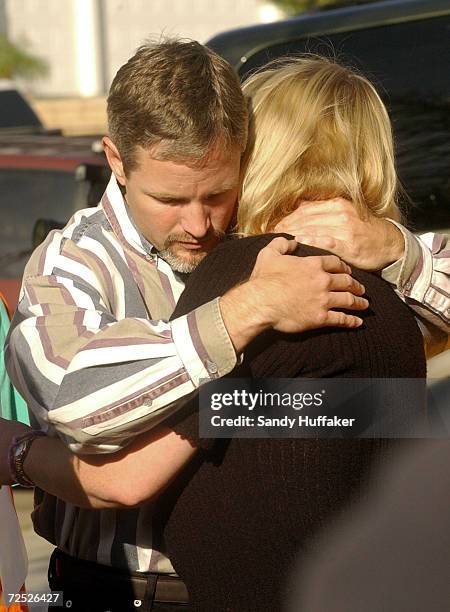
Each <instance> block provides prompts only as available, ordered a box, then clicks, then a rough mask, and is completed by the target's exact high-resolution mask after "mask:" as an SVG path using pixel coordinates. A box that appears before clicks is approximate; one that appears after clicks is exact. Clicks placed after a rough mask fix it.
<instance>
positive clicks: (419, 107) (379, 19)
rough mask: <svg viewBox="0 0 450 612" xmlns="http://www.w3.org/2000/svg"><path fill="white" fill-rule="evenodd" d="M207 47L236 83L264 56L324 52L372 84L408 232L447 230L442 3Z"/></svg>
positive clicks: (448, 120) (383, 6)
mask: <svg viewBox="0 0 450 612" xmlns="http://www.w3.org/2000/svg"><path fill="white" fill-rule="evenodd" d="M208 45H209V46H210V47H212V48H213V49H214V50H215V51H217V52H218V53H219V54H221V55H222V56H223V57H224V58H226V59H227V60H228V61H229V62H230V63H231V64H232V65H234V66H235V68H236V70H237V71H238V73H239V75H240V77H241V79H242V80H245V78H246V76H247V75H248V74H249V73H251V72H252V71H254V70H256V69H257V68H259V67H261V66H263V65H264V64H266V63H267V62H268V61H269V60H271V59H274V58H278V57H281V56H284V55H292V54H298V53H304V52H312V53H319V54H321V55H331V56H333V57H336V58H338V59H340V60H342V61H344V62H345V63H347V64H350V65H352V66H354V67H356V68H359V69H360V70H361V71H362V72H363V73H364V74H366V75H367V76H369V77H370V78H371V80H372V81H373V82H374V83H375V84H376V85H377V88H378V90H379V91H380V93H381V95H382V97H383V98H384V101H385V103H386V105H387V107H388V110H389V112H390V115H391V118H392V121H393V126H394V132H395V137H396V156H397V167H398V172H399V176H400V179H401V181H402V183H403V185H404V186H405V188H406V191H407V193H408V194H409V196H410V198H411V200H412V204H411V205H410V206H409V210H408V211H407V218H408V223H409V225H410V227H411V228H412V229H413V230H416V231H427V230H431V229H438V230H440V231H448V228H450V172H449V171H450V112H449V111H450V0H390V1H386V2H379V3H375V4H366V5H360V6H353V7H347V8H336V9H333V10H327V11H320V12H315V13H309V14H303V15H301V16H299V17H295V18H293V19H289V20H286V21H281V22H276V23H271V24H265V25H258V26H254V27H248V28H241V29H238V30H232V31H229V32H225V33H223V34H219V35H217V36H215V37H214V38H212V39H211V40H210V41H209V43H208Z"/></svg>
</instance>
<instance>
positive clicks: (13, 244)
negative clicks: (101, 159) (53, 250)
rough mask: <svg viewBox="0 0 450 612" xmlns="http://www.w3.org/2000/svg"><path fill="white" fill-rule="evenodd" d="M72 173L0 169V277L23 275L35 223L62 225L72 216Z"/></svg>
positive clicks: (73, 184)
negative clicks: (47, 220) (54, 222)
mask: <svg viewBox="0 0 450 612" xmlns="http://www.w3.org/2000/svg"><path fill="white" fill-rule="evenodd" d="M76 185H77V184H76V182H75V179H74V174H73V172H61V171H52V170H29V169H10V168H0V193H1V200H0V201H1V212H2V220H1V223H0V276H1V277H3V278H17V277H19V278H20V277H21V276H22V274H23V269H24V267H25V264H26V262H27V260H28V258H29V255H30V254H31V253H30V251H31V249H32V233H33V227H34V224H35V222H36V221H37V219H40V218H44V219H51V220H53V221H56V222H58V223H65V222H66V221H67V220H68V218H69V217H70V216H71V215H72V214H73V212H74V203H75V195H76Z"/></svg>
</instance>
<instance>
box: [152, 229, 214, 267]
mask: <svg viewBox="0 0 450 612" xmlns="http://www.w3.org/2000/svg"><path fill="white" fill-rule="evenodd" d="M225 235H226V234H225V232H222V231H220V230H212V231H211V232H210V233H209V234H208V236H207V237H206V239H203V240H202V241H201V243H208V242H210V241H211V240H213V239H215V240H216V243H219V242H220V241H221V240H223V239H224V238H225ZM181 242H199V241H195V240H193V239H192V236H190V235H189V234H169V236H168V237H167V238H166V241H165V242H164V245H163V248H162V249H161V250H160V251H159V253H158V254H159V256H160V257H161V259H164V261H166V262H167V263H168V264H169V266H170V267H171V268H172V270H174V271H175V272H180V273H182V274H190V273H191V272H193V271H194V270H195V268H196V267H197V266H198V264H199V263H200V262H201V261H202V259H204V258H205V257H206V255H207V254H208V253H209V252H210V250H211V249H209V250H208V251H203V250H200V252H197V251H195V250H192V251H189V250H187V249H186V250H185V254H186V257H180V256H179V255H177V254H176V245H177V244H179V243H181ZM214 246H216V245H214ZM181 248H183V247H182V246H181ZM188 255H189V257H187V256H188Z"/></svg>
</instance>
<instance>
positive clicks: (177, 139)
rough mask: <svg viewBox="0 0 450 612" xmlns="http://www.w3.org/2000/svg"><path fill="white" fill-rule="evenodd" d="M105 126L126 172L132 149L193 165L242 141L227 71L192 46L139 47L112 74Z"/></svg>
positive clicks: (241, 109)
mask: <svg viewBox="0 0 450 612" xmlns="http://www.w3.org/2000/svg"><path fill="white" fill-rule="evenodd" d="M108 125H109V133H110V137H111V139H112V141H113V142H114V144H115V145H116V147H117V149H118V151H119V153H120V156H121V158H122V162H123V164H124V170H125V172H126V173H129V172H130V171H132V170H134V169H135V168H136V160H135V155H134V154H135V149H136V147H137V146H141V147H143V148H145V149H151V148H152V147H155V146H156V145H159V146H158V152H157V153H158V155H157V156H158V159H172V160H178V159H180V160H199V159H202V158H204V157H205V156H206V154H207V153H208V152H209V151H210V150H211V149H212V148H213V147H214V146H221V147H225V148H227V147H238V148H239V149H240V150H241V151H243V150H244V148H245V144H246V140H247V110H246V103H245V101H244V96H243V94H242V91H241V87H240V83H239V79H238V77H237V74H236V73H235V72H234V70H233V69H232V67H231V66H230V65H229V64H228V63H227V62H226V61H225V60H224V59H222V58H221V57H220V56H218V55H217V54H216V53H214V52H213V51H212V50H211V49H208V48H207V47H205V46H203V45H201V44H200V43H198V42H195V41H182V40H165V41H163V42H159V43H148V44H145V45H143V46H141V47H140V48H139V49H138V50H137V52H136V54H135V55H134V56H133V57H132V58H131V59H129V60H128V62H127V63H126V64H124V65H123V66H122V67H121V68H120V69H119V71H118V72H117V74H116V76H115V78H114V81H113V83H112V85H111V89H110V92H109V96H108Z"/></svg>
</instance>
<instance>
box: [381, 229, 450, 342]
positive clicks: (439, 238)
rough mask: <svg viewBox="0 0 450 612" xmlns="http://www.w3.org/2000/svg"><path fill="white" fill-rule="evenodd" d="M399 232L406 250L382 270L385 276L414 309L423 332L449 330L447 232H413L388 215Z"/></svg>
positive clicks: (449, 254)
mask: <svg viewBox="0 0 450 612" xmlns="http://www.w3.org/2000/svg"><path fill="white" fill-rule="evenodd" d="M389 221H391V223H394V224H395V225H396V226H397V227H398V228H399V230H400V231H401V232H402V234H403V237H404V239H405V254H404V256H403V257H402V259H400V260H398V261H396V262H394V263H393V264H391V265H390V266H388V267H387V268H384V270H383V271H382V276H383V278H384V279H385V280H387V281H388V282H389V283H391V284H392V285H393V286H394V289H395V290H396V292H397V294H398V295H399V296H400V297H401V298H402V300H404V301H405V302H406V303H407V304H408V305H409V306H410V307H411V308H412V309H413V310H414V311H415V313H416V315H417V317H418V318H419V319H420V321H421V329H422V331H423V333H424V335H430V334H431V335H434V336H437V337H439V336H441V337H442V335H443V334H444V335H447V334H450V236H447V235H442V234H434V233H431V232H430V233H427V234H423V235H421V236H415V235H414V234H412V233H411V232H409V231H408V230H407V229H406V228H404V227H403V226H402V225H400V224H399V223H396V222H395V221H392V220H391V219H389Z"/></svg>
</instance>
